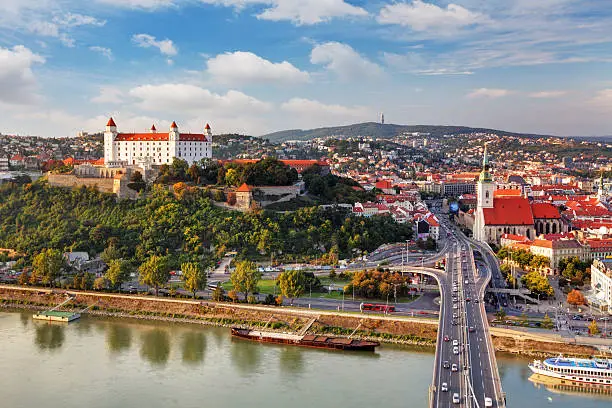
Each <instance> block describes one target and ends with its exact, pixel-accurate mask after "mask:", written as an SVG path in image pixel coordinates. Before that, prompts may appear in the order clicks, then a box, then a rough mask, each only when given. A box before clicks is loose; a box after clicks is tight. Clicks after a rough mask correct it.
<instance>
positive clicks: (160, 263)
mask: <svg viewBox="0 0 612 408" xmlns="http://www.w3.org/2000/svg"><path fill="white" fill-rule="evenodd" d="M138 271H139V273H140V275H139V279H138V280H139V281H140V283H142V284H145V285H149V286H153V287H154V288H155V296H158V295H159V287H160V286H162V285H164V284H166V282H168V279H170V267H169V265H168V260H167V259H166V258H164V257H161V256H157V255H152V256H151V257H149V258H148V259H147V260H146V261H145V262H143V263H142V265H140V267H139V268H138Z"/></svg>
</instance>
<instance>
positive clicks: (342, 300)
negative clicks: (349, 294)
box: [342, 288, 344, 312]
mask: <svg viewBox="0 0 612 408" xmlns="http://www.w3.org/2000/svg"><path fill="white" fill-rule="evenodd" d="M342 311H343V312H344V288H342Z"/></svg>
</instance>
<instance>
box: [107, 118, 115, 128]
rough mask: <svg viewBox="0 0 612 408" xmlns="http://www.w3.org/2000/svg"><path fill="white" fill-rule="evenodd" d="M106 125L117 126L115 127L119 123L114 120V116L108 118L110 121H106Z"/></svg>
mask: <svg viewBox="0 0 612 408" xmlns="http://www.w3.org/2000/svg"><path fill="white" fill-rule="evenodd" d="M106 126H115V127H117V125H115V121H114V120H113V118H110V119H109V120H108V122H106Z"/></svg>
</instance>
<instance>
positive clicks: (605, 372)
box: [550, 367, 612, 380]
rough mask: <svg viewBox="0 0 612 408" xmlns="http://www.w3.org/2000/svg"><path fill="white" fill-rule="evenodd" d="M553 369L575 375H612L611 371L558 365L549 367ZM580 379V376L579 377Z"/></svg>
mask: <svg viewBox="0 0 612 408" xmlns="http://www.w3.org/2000/svg"><path fill="white" fill-rule="evenodd" d="M550 368H551V369H552V370H553V371H556V372H558V373H562V374H575V375H576V374H577V375H588V376H592V377H612V371H584V370H574V369H571V368H560V367H550ZM580 380H582V378H580Z"/></svg>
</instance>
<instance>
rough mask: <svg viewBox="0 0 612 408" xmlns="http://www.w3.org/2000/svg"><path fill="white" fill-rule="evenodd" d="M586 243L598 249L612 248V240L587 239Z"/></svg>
mask: <svg viewBox="0 0 612 408" xmlns="http://www.w3.org/2000/svg"><path fill="white" fill-rule="evenodd" d="M586 243H587V244H588V245H589V246H590V247H591V248H596V249H604V248H612V239H587V240H586Z"/></svg>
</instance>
